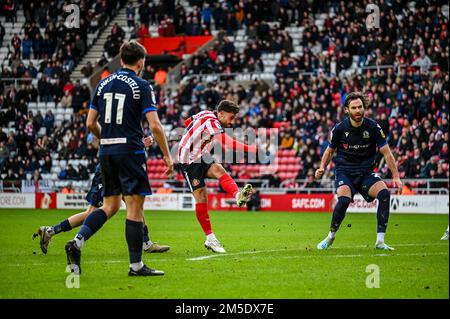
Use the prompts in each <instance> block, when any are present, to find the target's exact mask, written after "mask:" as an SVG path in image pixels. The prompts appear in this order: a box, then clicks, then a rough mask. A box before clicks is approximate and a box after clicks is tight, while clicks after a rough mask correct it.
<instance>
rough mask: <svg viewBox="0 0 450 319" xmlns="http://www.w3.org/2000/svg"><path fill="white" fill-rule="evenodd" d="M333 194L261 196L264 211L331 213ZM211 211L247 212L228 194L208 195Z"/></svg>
mask: <svg viewBox="0 0 450 319" xmlns="http://www.w3.org/2000/svg"><path fill="white" fill-rule="evenodd" d="M333 198H334V195H333V194H310V195H309V194H261V210H262V211H287V212H330V211H331V206H332V201H333ZM208 206H209V207H208V208H209V209H211V210H224V211H226V210H247V208H246V207H244V208H239V207H238V206H237V205H236V203H235V200H234V199H233V198H231V197H230V196H228V195H226V194H222V193H219V194H208Z"/></svg>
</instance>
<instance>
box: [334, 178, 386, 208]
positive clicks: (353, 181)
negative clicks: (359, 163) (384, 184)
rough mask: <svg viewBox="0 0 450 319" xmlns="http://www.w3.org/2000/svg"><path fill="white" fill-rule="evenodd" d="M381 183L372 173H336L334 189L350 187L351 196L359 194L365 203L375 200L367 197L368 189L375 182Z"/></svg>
mask: <svg viewBox="0 0 450 319" xmlns="http://www.w3.org/2000/svg"><path fill="white" fill-rule="evenodd" d="M379 181H381V178H380V176H379V175H378V174H377V173H374V172H358V171H356V172H348V171H344V172H343V171H336V180H335V186H336V189H337V188H339V187H340V186H342V185H347V186H348V187H350V190H351V192H352V201H353V196H355V194H356V193H360V194H361V195H362V197H364V199H365V200H366V201H367V202H369V203H370V202H372V201H373V200H375V198H373V197H370V196H369V189H370V188H371V187H372V185H373V184H375V183H376V182H379Z"/></svg>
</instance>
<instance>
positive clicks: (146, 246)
mask: <svg viewBox="0 0 450 319" xmlns="http://www.w3.org/2000/svg"><path fill="white" fill-rule="evenodd" d="M143 240H144V243H143V245H142V249H143V250H144V251H145V252H146V253H164V252H166V251H168V250H169V249H170V246H167V245H159V244H157V243H154V242H152V240H151V239H150V235H149V233H148V227H147V224H146V223H145V217H144V238H143Z"/></svg>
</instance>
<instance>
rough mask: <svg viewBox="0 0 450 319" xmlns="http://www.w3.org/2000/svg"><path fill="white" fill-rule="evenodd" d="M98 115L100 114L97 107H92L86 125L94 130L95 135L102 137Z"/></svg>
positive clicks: (90, 129)
mask: <svg viewBox="0 0 450 319" xmlns="http://www.w3.org/2000/svg"><path fill="white" fill-rule="evenodd" d="M98 115H99V114H98V111H97V110H96V109H94V108H90V109H89V112H88V115H87V119H86V127H87V128H88V129H89V131H91V132H92V134H94V135H95V137H96V138H98V139H100V138H101V135H102V127H101V126H100V123H99V122H98Z"/></svg>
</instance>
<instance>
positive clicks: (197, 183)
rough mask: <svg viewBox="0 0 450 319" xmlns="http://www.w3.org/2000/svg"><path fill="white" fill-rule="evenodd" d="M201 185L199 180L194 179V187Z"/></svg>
mask: <svg viewBox="0 0 450 319" xmlns="http://www.w3.org/2000/svg"><path fill="white" fill-rule="evenodd" d="M199 184H200V181H199V180H198V179H196V178H194V179H193V180H192V186H197V185H199Z"/></svg>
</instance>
